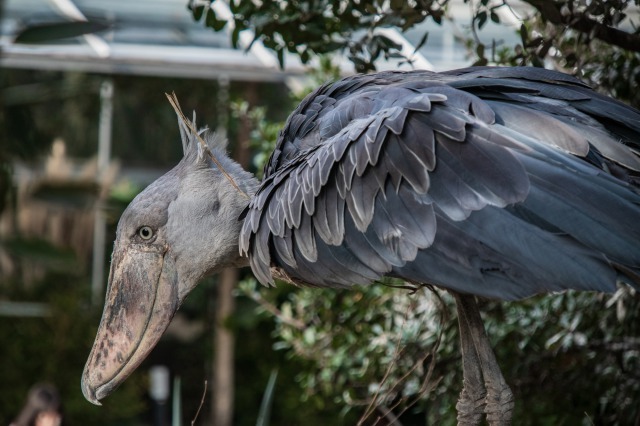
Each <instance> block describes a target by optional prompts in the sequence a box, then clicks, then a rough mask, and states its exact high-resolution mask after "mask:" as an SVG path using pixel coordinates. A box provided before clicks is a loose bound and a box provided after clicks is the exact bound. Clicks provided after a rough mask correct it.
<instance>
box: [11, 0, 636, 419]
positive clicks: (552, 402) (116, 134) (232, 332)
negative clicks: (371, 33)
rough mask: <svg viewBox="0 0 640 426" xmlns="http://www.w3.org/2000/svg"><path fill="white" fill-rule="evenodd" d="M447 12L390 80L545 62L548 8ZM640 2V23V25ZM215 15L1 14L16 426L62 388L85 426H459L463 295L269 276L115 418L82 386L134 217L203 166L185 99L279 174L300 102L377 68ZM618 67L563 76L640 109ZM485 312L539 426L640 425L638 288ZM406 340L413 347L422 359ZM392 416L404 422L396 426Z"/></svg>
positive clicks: (221, 293)
mask: <svg viewBox="0 0 640 426" xmlns="http://www.w3.org/2000/svg"><path fill="white" fill-rule="evenodd" d="M249 3H251V2H249ZM258 3H260V2H258ZM347 3H348V2H347ZM372 3H374V4H379V5H381V6H384V7H390V6H389V4H386V3H385V2H372ZM383 3H385V4H386V6H385V4H383ZM387 3H389V2H387ZM390 3H394V2H390ZM429 3H433V2H429ZM442 3H443V4H444V3H448V4H447V8H446V14H444V12H443V15H442V16H441V17H440V18H439V20H438V19H435V18H433V19H427V20H424V21H420V22H418V23H417V24H416V25H412V26H407V28H405V29H406V31H401V30H398V29H397V28H395V27H394V26H393V25H389V26H387V27H385V28H382V30H384V39H381V40H383V41H384V40H390V42H389V43H387V42H386V41H385V43H387V44H388V45H390V46H392V47H394V48H395V49H396V51H397V52H396V53H397V54H391V55H382V56H379V57H378V56H376V57H374V58H371V55H370V57H369V59H372V63H374V64H375V65H374V66H375V67H376V68H377V69H379V70H381V69H398V68H404V69H409V68H411V67H414V68H425V69H431V70H436V71H438V70H446V69H452V68H459V67H462V66H468V65H471V64H473V63H481V64H484V63H501V62H502V63H509V64H512V65H515V64H521V63H527V62H535V59H536V56H535V55H530V56H529V57H527V56H526V55H522V49H523V48H525V47H526V44H525V43H524V42H525V38H526V37H525V36H524V35H523V31H524V34H525V35H526V34H529V32H534V31H538V30H539V27H534V26H533V25H534V24H533V23H532V24H531V26H530V27H524V30H523V22H524V21H523V20H522V19H520V18H522V16H528V15H527V14H528V13H530V14H531V15H532V16H534V15H535V13H534V12H535V10H534V9H532V8H531V7H530V6H529V5H527V4H525V3H527V2H511V5H512V6H513V7H514V8H515V9H513V8H512V9H510V10H505V9H504V8H495V10H494V9H490V10H489V9H487V10H485V9H482V7H486V6H487V3H488V2H486V1H482V2H475V4H474V2H465V1H449V2H442ZM627 3H629V2H621V3H620V6H619V7H620V8H621V9H620V10H624V11H625V12H626V13H628V10H627V9H626V8H627ZM255 4H257V3H255ZM629 4H630V3H629ZM205 6H206V7H207V8H208V7H209V2H207V1H205V2H203V3H201V4H195V5H194V3H188V2H187V0H153V1H151V0H138V1H123V0H111V1H108V2H104V1H97V0H74V1H71V0H5V1H4V3H3V4H2V9H1V10H0V13H1V16H0V18H1V21H0V22H1V25H0V31H1V33H0V37H1V39H0V40H1V43H0V48H1V49H2V50H1V57H0V66H1V67H2V69H1V70H0V82H1V85H0V87H1V90H2V95H1V101H2V116H1V117H0V127H1V130H2V133H1V140H0V166H1V169H0V424H8V423H10V422H11V421H12V420H13V419H14V418H15V417H16V416H17V415H18V413H19V412H20V410H21V409H22V407H23V406H24V405H25V403H26V402H27V399H28V394H29V389H31V388H32V386H33V385H35V384H37V383H43V382H46V383H50V384H52V385H54V386H55V387H56V388H57V391H58V392H59V395H60V399H61V405H62V410H63V417H62V419H63V420H62V423H63V424H67V425H76V424H78V425H79V424H95V425H101V424H102V425H168V424H172V425H180V424H190V423H191V422H192V421H194V420H195V424H216V425H220V426H227V425H231V424H236V425H253V424H256V425H267V424H277V425H285V424H286V425H295V424H305V426H311V425H325V424H356V423H357V422H358V421H359V420H362V421H363V423H364V424H376V421H377V424H398V425H400V424H405V425H411V424H415V425H423V424H455V412H454V410H453V407H454V406H455V399H456V398H457V392H459V388H460V383H461V377H460V371H458V370H459V365H458V363H459V358H458V355H457V340H456V321H455V318H451V315H452V314H451V315H449V314H448V313H447V312H453V311H452V310H451V309H450V308H451V301H450V300H447V299H446V297H445V300H442V299H440V297H439V296H438V295H436V294H433V293H430V292H419V293H418V294H417V295H409V294H408V293H407V292H403V291H401V290H393V289H389V288H387V287H383V286H379V287H375V288H372V289H361V290H355V291H352V292H339V291H338V292H336V291H331V292H325V291H319V290H309V289H302V290H294V289H292V288H291V287H289V286H286V285H280V286H278V288H277V289H269V290H268V291H266V289H259V288H258V287H257V286H256V283H255V281H254V280H253V279H252V278H251V275H250V273H249V272H248V271H240V272H237V271H235V272H234V271H227V272H225V273H224V274H221V276H219V277H214V278H212V279H209V280H207V282H204V283H202V284H201V285H200V286H199V287H198V288H197V289H196V290H195V291H194V292H193V294H191V295H190V296H189V298H188V299H187V301H186V302H185V304H184V305H183V306H182V308H181V309H180V311H179V313H178V314H177V316H176V317H175V319H174V321H173V323H172V324H171V326H170V328H169V330H168V332H167V333H166V335H165V336H164V337H163V339H162V340H161V342H160V343H159V345H158V346H157V347H156V349H154V351H153V352H152V354H151V355H150V356H149V357H148V359H147V360H146V361H145V362H144V363H143V364H142V365H141V366H140V367H139V368H138V370H137V371H136V372H135V373H134V374H133V375H132V376H131V377H130V378H129V379H128V380H127V381H126V382H125V383H124V384H123V385H122V386H121V388H120V389H118V390H117V391H116V392H114V393H113V395H112V396H110V397H108V398H107V399H105V401H103V406H102V407H96V406H93V405H91V404H90V403H88V402H87V401H86V400H85V399H84V398H83V396H82V393H81V391H80V386H79V384H80V375H81V372H82V368H83V366H84V362H85V360H86V357H87V356H88V354H89V351H90V347H91V344H92V342H93V338H94V336H95V332H96V329H97V326H98V322H99V318H100V314H101V312H102V304H103V302H104V293H105V286H106V279H107V275H108V269H109V259H110V253H111V247H112V242H113V240H114V236H115V227H116V225H117V221H118V218H119V216H120V214H121V213H122V211H123V210H124V208H125V207H126V206H127V204H128V203H129V202H130V201H131V200H132V199H133V197H135V195H136V194H137V193H138V192H139V191H141V190H142V189H143V188H144V187H145V186H146V185H148V184H149V183H150V182H152V181H153V180H154V179H156V178H157V177H159V176H160V175H162V174H163V173H165V172H166V171H168V170H169V169H170V168H171V167H173V166H174V165H175V164H176V163H177V162H178V161H179V160H180V158H181V157H182V152H181V145H180V142H179V132H178V127H177V122H176V118H175V113H174V111H173V110H172V108H171V107H170V105H169V103H168V102H167V101H166V97H165V93H171V92H175V93H176V94H177V96H178V98H179V99H180V102H181V104H182V107H183V109H184V111H185V112H187V111H191V110H195V111H197V123H198V124H199V125H200V126H204V125H207V126H209V127H210V128H213V129H216V130H217V131H218V132H219V133H221V134H223V135H226V136H227V137H228V138H229V140H230V146H229V150H230V151H231V153H232V155H233V157H234V158H235V159H236V160H237V161H239V162H240V163H241V164H242V165H244V166H245V167H246V168H248V169H249V170H251V171H253V172H254V173H256V174H258V175H260V173H261V166H262V164H263V163H264V161H265V159H266V156H267V155H268V152H269V149H270V147H271V146H272V144H273V142H274V141H275V138H276V136H277V132H278V130H279V128H280V125H281V123H282V122H283V121H284V119H285V118H286V117H287V115H288V113H289V112H290V111H292V110H293V108H294V107H295V104H296V102H297V101H299V100H300V99H301V97H302V96H303V95H304V94H305V93H307V92H308V91H309V90H310V89H311V88H313V87H314V86H315V85H317V84H320V83H321V82H323V81H326V80H328V79H331V78H336V77H337V76H340V75H347V74H351V73H354V72H356V71H361V70H363V69H361V68H359V62H358V61H357V60H354V55H349V54H348V53H346V54H345V52H344V51H343V52H342V54H335V55H332V56H329V57H327V56H317V55H314V56H312V57H311V58H308V57H305V56H304V55H303V56H302V57H301V55H299V54H295V52H290V51H286V49H285V50H284V51H283V49H280V50H278V49H275V51H274V49H273V46H272V43H270V42H269V41H270V39H269V38H266V39H265V38H256V40H253V35H251V34H250V31H248V32H246V31H245V32H242V33H239V34H238V33H237V32H234V31H233V30H232V29H231V28H230V25H227V26H226V27H225V28H217V27H221V24H220V22H221V21H224V17H225V16H229V17H230V16H232V12H231V11H230V8H229V6H228V3H225V2H223V1H216V2H213V3H212V7H214V9H215V13H216V15H215V16H216V17H217V18H210V14H208V13H207V12H205V13H204V17H203V16H202V13H203V12H202V8H204V7H205ZM396 6H397V5H396ZM527 7H528V8H527ZM443 10H444V9H443ZM483 10H485V16H484V20H483V22H482V23H481V24H480V22H479V20H481V19H482V18H479V16H481V15H480V14H481V13H482V11H483ZM487 11H489V12H490V14H487ZM632 12H633V13H635V14H636V16H637V8H634V9H633V10H632ZM494 15H495V17H494ZM435 16H437V14H436V15H435ZM487 17H489V19H488V18H487ZM518 17H520V18H518ZM229 19H230V18H229ZM271 19H272V20H275V21H278V20H283V19H284V17H280V18H278V17H277V16H276V17H274V16H273V14H272V15H271ZM423 19H424V18H423ZM203 24H204V25H203ZM540 25H542V24H540ZM476 26H477V27H478V28H477V29H478V30H480V29H482V33H481V40H480V39H478V35H477V33H475V29H476ZM536 28H538V29H536ZM213 29H221V31H219V32H216V31H214V30H213ZM361 31H363V30H362V29H361ZM245 35H247V36H248V38H243V37H244V36H245ZM567 37H569V36H567ZM252 40H253V41H252ZM263 41H266V42H265V43H263ZM564 42H567V41H566V40H564ZM496 43H497V45H498V46H503V47H504V48H505V49H507V46H513V45H517V44H518V43H521V44H522V45H521V47H520V49H521V51H520V53H518V51H517V46H516V48H514V50H510V51H509V52H510V53H508V52H507V53H505V52H506V51H500V52H502V53H500V54H499V55H498V53H497V52H498V50H496ZM567 43H568V42H567ZM479 46H482V48H480V47H479ZM485 46H486V50H485ZM490 46H493V48H494V50H492V53H491V55H490V54H489V47H490ZM523 46H524V47H523ZM383 50H384V49H383ZM548 51H549V49H548V48H547V51H545V52H538V53H537V55H538V56H537V58H538V60H539V61H538V62H539V63H538V65H547V66H556V67H558V65H559V64H560V61H559V60H558V59H557V57H556V58H555V59H554V58H549V57H548ZM514 52H515V53H514ZM400 53H401V54H400ZM596 53H599V54H602V53H603V52H595V53H593V52H592V54H593V55H596ZM519 54H520V56H519V57H518V55H519ZM585 55H586V54H585ZM625 55H626V56H625ZM356 56H357V55H356ZM605 56H607V55H606V54H605ZM568 57H569V56H568V55H567V58H568ZM583 57H585V58H586V56H583ZM607 57H608V58H609V59H610V61H609V63H607V64H606V68H603V67H604V65H602V66H601V67H600V68H596V69H598V70H600V71H601V70H603V69H607V70H609V72H608V73H604V72H600V73H599V77H598V75H596V74H597V73H595V74H594V71H593V70H592V71H591V72H590V71H589V70H590V68H588V67H587V66H585V67H583V68H580V69H579V70H577V68H576V65H575V63H574V64H573V66H568V65H567V64H568V62H567V61H566V60H565V61H564V62H562V64H561V65H562V66H560V68H563V69H565V70H573V71H576V72H578V71H580V72H583V74H581V76H582V77H584V78H587V79H589V80H590V81H593V78H595V77H598V78H603V79H604V80H603V82H602V87H604V88H605V89H608V90H609V92H608V93H612V94H614V95H620V94H625V95H626V96H627V99H631V100H630V102H633V101H634V96H635V97H636V98H635V99H637V93H638V91H637V88H638V86H637V84H638V75H640V71H639V69H640V67H639V66H638V62H639V60H638V54H637V52H636V53H634V52H631V53H624V54H622V57H623V59H620V58H619V57H618V56H616V55H614V54H610V55H608V56H607ZM407 58H410V60H409V61H408V60H407ZM518 58H519V59H518ZM615 58H618V59H616V60H617V61H618V62H615V61H614V59H615ZM625 58H626V59H625ZM356 59H357V58H356ZM483 59H484V62H483V61H482V60H483ZM565 59H566V58H565ZM518 60H519V61H520V62H518ZM593 61H600V62H593ZM283 62H284V63H286V67H285V68H281V66H280V64H281V63H283ZM603 62H606V61H602V60H601V59H594V60H592V61H591V63H594V64H596V65H597V64H602V63H603ZM364 70H368V68H365V69H364ZM611 70H613V71H611ZM630 70H631V71H630ZM603 75H604V76H603ZM622 75H624V76H626V79H625V80H624V81H621V79H620V76H622ZM616 76H617V77H616ZM634 87H635V92H633V93H632V91H631V90H628V89H629V88H634ZM187 115H188V114H187ZM374 307H375V308H377V309H373V308H374ZM448 308H449V309H448ZM484 308H485V311H486V312H487V327H488V328H489V330H490V331H489V334H490V335H491V337H492V339H494V341H495V343H496V345H497V351H496V352H497V355H498V359H499V360H500V361H501V363H502V364H503V368H505V375H506V376H507V381H509V382H510V383H512V385H513V387H514V390H515V393H516V398H517V400H518V401H522V402H521V403H520V402H519V404H520V405H519V406H518V407H517V410H520V411H519V415H520V418H523V419H526V420H525V423H523V424H621V425H622V424H640V412H639V409H638V407H640V365H639V364H640V360H639V357H640V355H639V354H640V334H639V328H640V325H639V324H640V318H639V317H640V314H639V311H640V301H639V297H638V295H637V294H635V293H633V292H632V291H631V290H629V289H626V288H624V289H621V290H620V291H619V292H618V293H616V295H614V296H611V295H607V296H604V295H583V294H565V295H560V296H548V297H544V298H536V299H531V300H528V301H525V302H521V303H512V304H495V303H490V302H486V303H484ZM400 343H402V345H404V346H405V347H407V348H408V349H406V350H405V351H403V352H402V353H399V351H398V346H399V344H400ZM390 366H392V367H393V368H391V367H390ZM389 407H391V408H393V412H395V413H396V415H382V414H381V413H387V412H388V411H389V410H388V408H389ZM372 412H373V413H374V414H373V415H372V414H371V413H372ZM375 413H377V414H375ZM524 413H528V414H524Z"/></svg>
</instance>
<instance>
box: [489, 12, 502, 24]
mask: <svg viewBox="0 0 640 426" xmlns="http://www.w3.org/2000/svg"><path fill="white" fill-rule="evenodd" d="M491 20H492V21H493V22H495V23H496V24H499V23H500V17H499V16H498V14H497V13H495V12H494V11H493V10H492V11H491Z"/></svg>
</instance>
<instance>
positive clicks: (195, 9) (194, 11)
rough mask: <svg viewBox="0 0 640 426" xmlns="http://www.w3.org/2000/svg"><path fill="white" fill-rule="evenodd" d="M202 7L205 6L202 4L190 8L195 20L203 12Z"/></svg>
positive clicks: (197, 19) (200, 16) (198, 18)
mask: <svg viewBox="0 0 640 426" xmlns="http://www.w3.org/2000/svg"><path fill="white" fill-rule="evenodd" d="M204 8H205V6H203V5H200V6H195V7H193V8H191V13H192V14H193V19H195V20H196V21H199V20H200V18H202V14H203V13H204Z"/></svg>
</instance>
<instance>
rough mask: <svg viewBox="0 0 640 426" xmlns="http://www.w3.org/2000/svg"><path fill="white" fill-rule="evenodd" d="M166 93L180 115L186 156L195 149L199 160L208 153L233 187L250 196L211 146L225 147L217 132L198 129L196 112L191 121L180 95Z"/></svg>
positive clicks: (183, 149)
mask: <svg viewBox="0 0 640 426" xmlns="http://www.w3.org/2000/svg"><path fill="white" fill-rule="evenodd" d="M165 95H166V96H167V99H169V103H170V104H171V106H172V107H173V109H174V111H175V112H176V114H177V116H178V127H179V128H180V138H181V139H182V152H183V154H184V156H185V157H186V156H187V155H188V153H189V152H190V151H191V150H194V149H195V150H196V152H197V156H198V160H202V159H204V156H205V155H206V156H207V157H209V158H210V159H211V161H213V162H214V163H215V165H216V166H217V167H218V169H219V170H220V171H221V172H222V174H223V175H224V176H225V177H226V178H227V179H228V180H229V182H230V183H231V185H233V187H234V188H236V189H237V190H238V192H240V193H241V194H243V195H244V196H245V197H247V198H249V195H248V194H247V193H246V192H244V191H243V190H242V189H240V187H239V186H238V184H237V183H236V181H235V180H234V179H233V177H232V176H231V175H230V174H229V173H227V171H226V170H225V169H224V167H222V164H220V161H218V159H217V158H216V156H215V155H214V154H213V151H212V150H211V148H210V147H211V146H212V144H215V145H220V146H222V147H224V144H223V143H220V141H219V139H218V138H217V137H216V135H215V133H212V132H209V131H208V130H209V129H208V128H207V127H205V128H203V129H200V130H196V112H195V111H194V112H193V121H189V119H188V118H187V117H185V116H184V114H183V113H182V109H181V108H180V103H179V102H178V97H177V96H176V94H175V93H171V95H169V94H168V93H165ZM203 134H204V135H205V138H206V139H207V142H205V141H204V139H203V137H202V135H203ZM215 145H213V146H215Z"/></svg>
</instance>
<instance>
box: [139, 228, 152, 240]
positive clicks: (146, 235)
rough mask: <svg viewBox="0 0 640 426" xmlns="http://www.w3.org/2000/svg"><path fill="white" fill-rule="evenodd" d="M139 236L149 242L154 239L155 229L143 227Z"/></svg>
mask: <svg viewBox="0 0 640 426" xmlns="http://www.w3.org/2000/svg"><path fill="white" fill-rule="evenodd" d="M138 235H140V238H142V239H143V240H148V239H150V238H151V237H153V229H151V227H150V226H146V225H145V226H142V227H140V229H138Z"/></svg>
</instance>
